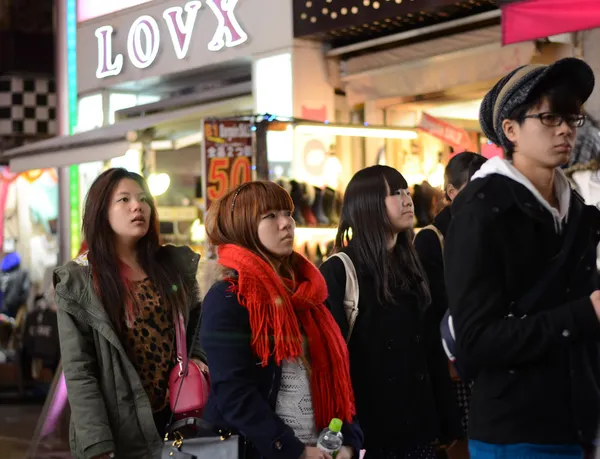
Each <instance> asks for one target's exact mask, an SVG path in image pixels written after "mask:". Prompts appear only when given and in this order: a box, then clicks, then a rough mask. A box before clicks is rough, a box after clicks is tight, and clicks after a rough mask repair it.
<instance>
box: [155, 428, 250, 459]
mask: <svg viewBox="0 0 600 459" xmlns="http://www.w3.org/2000/svg"><path fill="white" fill-rule="evenodd" d="M170 430H171V432H172V433H171V434H170V437H171V439H168V437H169V434H167V435H166V436H165V445H164V447H163V451H162V456H161V459H239V437H238V436H237V435H231V433H230V432H225V431H221V430H216V429H214V428H213V427H212V426H211V425H210V424H209V423H207V422H206V421H204V420H202V419H199V418H187V419H182V420H181V421H178V422H176V423H175V424H173V427H172V429H170Z"/></svg>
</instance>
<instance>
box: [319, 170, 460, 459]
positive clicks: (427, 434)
mask: <svg viewBox="0 0 600 459" xmlns="http://www.w3.org/2000/svg"><path fill="white" fill-rule="evenodd" d="M413 209H414V208H413V203H412V199H411V197H410V194H409V192H408V184H407V182H406V180H405V179H404V177H403V176H402V175H401V174H400V173H399V172H398V171H397V170H396V169H393V168H391V167H387V166H372V167H368V168H366V169H363V170H361V171H359V172H357V173H356V174H355V175H354V177H353V178H352V180H351V181H350V182H349V184H348V187H347V188H346V193H345V195H344V201H343V207H342V217H341V221H340V225H339V227H338V232H337V236H336V249H335V250H336V251H342V252H344V253H345V254H346V255H348V256H349V257H350V259H351V261H352V263H353V264H354V266H355V269H356V272H357V277H358V284H359V300H358V311H359V312H358V317H357V319H356V323H355V325H354V328H353V331H352V335H351V337H350V341H349V344H348V346H349V350H350V367H351V372H352V383H353V387H354V391H355V394H356V405H357V413H358V419H359V421H360V424H361V428H362V429H363V431H364V434H365V449H366V455H365V459H404V458H407V459H408V458H422V459H433V458H434V457H435V449H436V445H437V444H438V443H443V444H451V443H453V442H454V441H455V440H457V439H458V438H461V437H462V436H463V432H462V429H461V426H460V415H459V413H458V406H457V404H456V401H455V397H454V394H453V392H452V386H451V383H450V376H449V374H448V365H447V359H446V357H445V354H444V351H443V348H442V344H441V341H440V340H439V332H438V331H437V327H438V324H437V323H433V322H431V321H427V320H426V315H425V311H426V309H427V307H428V305H429V303H430V299H431V298H430V294H429V288H428V286H427V281H426V280H425V279H424V273H423V270H422V268H421V265H420V263H419V261H418V259H417V255H416V253H415V250H414V247H413V243H412V238H413V236H412V230H413V226H414V210H413ZM350 234H351V236H350ZM321 272H322V273H323V276H324V277H325V280H326V282H327V287H328V290H329V297H328V299H327V306H328V307H329V309H330V310H331V312H332V314H333V317H334V318H335V320H336V322H337V323H338V325H339V328H340V330H341V332H342V334H343V335H344V336H345V337H348V336H349V332H350V330H349V323H348V319H347V317H346V312H345V310H344V299H345V289H346V272H345V268H344V264H343V262H342V260H341V259H340V258H338V257H331V258H329V259H328V260H327V261H325V263H323V265H322V266H321Z"/></svg>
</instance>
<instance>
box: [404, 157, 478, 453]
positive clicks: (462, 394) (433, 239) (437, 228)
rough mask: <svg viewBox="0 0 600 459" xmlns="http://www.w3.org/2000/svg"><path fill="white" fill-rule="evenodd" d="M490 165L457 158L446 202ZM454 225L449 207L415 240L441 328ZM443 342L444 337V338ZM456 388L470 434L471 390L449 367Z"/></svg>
mask: <svg viewBox="0 0 600 459" xmlns="http://www.w3.org/2000/svg"><path fill="white" fill-rule="evenodd" d="M486 161H487V159H486V158H484V157H483V156H481V155H478V154H476V153H471V152H467V151H465V152H463V153H459V154H457V155H456V156H454V157H453V158H452V159H451V160H450V161H449V162H448V165H447V166H446V170H445V174H444V175H445V181H446V185H445V191H446V199H447V200H448V201H449V202H450V203H451V202H452V201H454V199H455V198H456V196H457V195H458V193H460V191H461V190H462V189H463V188H464V187H465V186H466V185H467V183H469V181H470V180H471V177H472V176H473V174H474V173H475V172H477V171H478V170H479V168H480V167H481V166H482V165H483V164H484V163H485V162H486ZM451 221H452V207H451V206H450V205H448V206H446V207H445V208H444V209H443V210H442V211H441V212H440V213H439V214H438V215H437V216H436V217H435V218H434V220H433V223H432V224H431V225H429V226H426V227H425V228H423V229H421V231H419V232H418V233H417V235H416V236H415V249H416V251H417V254H418V255H419V260H420V261H421V264H422V266H423V269H424V271H425V274H426V275H427V280H428V281H429V288H430V291H431V299H432V300H431V308H430V309H429V311H428V314H429V315H430V317H429V319H430V320H431V321H433V322H434V323H437V324H439V323H440V322H441V321H442V318H443V317H444V314H445V313H446V310H447V309H448V298H447V296H446V282H445V279H444V257H443V248H444V237H445V235H446V232H447V231H448V226H450V222H451ZM440 339H441V336H440ZM449 369H450V374H451V376H452V384H453V386H454V391H455V393H456V399H457V402H458V406H459V409H460V412H461V416H462V426H463V429H464V430H465V432H466V430H467V426H468V419H469V400H470V395H471V387H470V384H469V383H468V382H463V381H461V380H460V378H459V377H458V376H457V375H456V372H454V371H453V368H452V366H451V365H450V366H449ZM447 453H448V456H449V457H450V458H451V459H455V458H456V459H459V458H464V457H468V448H467V442H466V441H464V440H461V441H459V442H457V443H456V444H455V445H454V446H453V447H452V448H451V449H449V450H448V451H447Z"/></svg>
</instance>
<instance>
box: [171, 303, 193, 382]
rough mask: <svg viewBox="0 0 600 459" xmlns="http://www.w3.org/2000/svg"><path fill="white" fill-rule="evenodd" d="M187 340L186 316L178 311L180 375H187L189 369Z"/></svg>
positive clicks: (177, 343)
mask: <svg viewBox="0 0 600 459" xmlns="http://www.w3.org/2000/svg"><path fill="white" fill-rule="evenodd" d="M186 340H187V335H186V332H185V318H184V317H183V313H182V312H181V311H178V312H177V313H176V315H175V347H176V350H177V363H178V364H179V376H183V375H187V370H188V353H187V342H186ZM192 345H193V343H192Z"/></svg>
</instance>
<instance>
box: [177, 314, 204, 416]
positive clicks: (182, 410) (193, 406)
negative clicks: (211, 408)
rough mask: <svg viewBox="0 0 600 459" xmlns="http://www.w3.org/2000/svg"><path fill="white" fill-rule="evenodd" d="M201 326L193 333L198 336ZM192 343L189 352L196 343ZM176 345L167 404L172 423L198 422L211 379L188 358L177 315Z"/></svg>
mask: <svg viewBox="0 0 600 459" xmlns="http://www.w3.org/2000/svg"><path fill="white" fill-rule="evenodd" d="M199 328H200V324H198V327H197V329H196V333H195V335H197V333H198V329H199ZM195 340H196V336H194V342H192V348H193V345H194V343H195ZM175 341H176V346H177V365H176V366H175V368H173V369H172V370H171V374H170V376H169V403H170V405H171V411H172V412H173V417H174V418H175V419H178V420H179V419H183V418H189V417H195V418H201V417H202V412H203V411H204V407H205V406H206V402H207V401H208V394H209V392H210V377H209V375H208V372H206V373H205V372H203V371H201V370H200V367H198V365H197V364H196V363H195V362H194V361H193V360H192V359H191V358H190V356H189V355H188V352H187V344H186V333H185V319H184V318H183V314H181V313H179V314H178V315H177V317H176V320H175Z"/></svg>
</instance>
